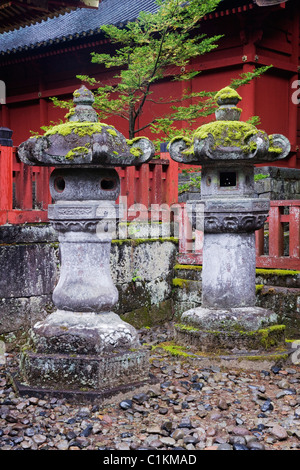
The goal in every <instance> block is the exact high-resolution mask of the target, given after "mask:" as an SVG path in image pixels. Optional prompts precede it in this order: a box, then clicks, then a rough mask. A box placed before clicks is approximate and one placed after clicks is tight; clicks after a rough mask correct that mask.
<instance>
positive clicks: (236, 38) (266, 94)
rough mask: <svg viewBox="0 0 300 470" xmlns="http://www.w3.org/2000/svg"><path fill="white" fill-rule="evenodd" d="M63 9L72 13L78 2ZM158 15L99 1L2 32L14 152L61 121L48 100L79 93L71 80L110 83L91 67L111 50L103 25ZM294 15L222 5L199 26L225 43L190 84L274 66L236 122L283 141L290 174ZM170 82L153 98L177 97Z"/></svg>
mask: <svg viewBox="0 0 300 470" xmlns="http://www.w3.org/2000/svg"><path fill="white" fill-rule="evenodd" d="M86 1H87V0H86ZM1 3H2V2H1ZM19 3H20V2H19ZM49 3H50V0H49ZM67 3H68V2H67ZM69 3H70V4H73V5H75V4H76V1H75V0H73V1H72V2H69ZM156 8H157V7H156V5H155V3H154V0H139V1H138V2H131V1H129V0H124V1H123V2H121V4H120V2H119V1H117V0H103V1H102V2H101V3H100V4H99V7H98V9H75V10H74V11H70V12H69V13H65V14H64V15H60V16H58V17H54V18H49V19H48V20H47V21H43V22H42V23H36V24H32V25H30V26H27V27H25V28H20V29H19V30H13V31H6V32H3V33H2V34H1V35H0V80H2V81H4V82H5V84H6V104H3V105H2V106H1V105H0V126H4V127H9V128H11V129H12V130H13V142H14V145H16V146H17V145H18V144H19V143H20V142H22V141H23V140H26V139H27V138H28V136H29V135H30V131H31V130H33V131H40V126H42V125H45V124H47V123H49V122H50V121H57V120H58V119H59V118H61V117H63V116H64V114H65V113H64V111H62V110H60V109H58V108H54V107H53V105H52V102H51V101H50V100H49V97H51V96H57V97H59V98H70V96H71V93H72V92H73V91H74V89H75V88H76V87H77V86H78V85H79V80H77V79H76V75H77V74H87V75H91V76H93V77H96V78H97V79H99V80H100V81H101V82H102V83H107V82H111V80H112V76H113V72H110V71H107V70H105V69H104V68H103V67H102V66H99V65H97V64H92V63H91V60H90V53H91V52H92V51H96V52H100V51H101V52H104V51H107V50H108V49H111V45H110V44H109V42H108V40H107V39H106V38H105V36H104V35H103V33H102V32H101V29H100V25H101V24H103V23H114V24H120V25H121V24H122V23H123V24H124V23H125V22H126V21H127V20H132V19H133V18H134V17H136V16H137V14H138V11H139V10H142V9H143V10H148V11H154V10H155V9H156ZM0 12H1V9H0ZM299 13H300V9H299V1H298V0H287V1H285V2H283V1H281V2H279V1H278V0H248V1H246V0H223V1H221V3H220V5H219V7H218V10H217V11H215V12H214V13H212V14H210V15H207V17H205V18H204V19H203V21H202V24H201V28H202V29H203V31H204V32H207V33H208V34H209V35H212V34H224V38H223V39H222V40H220V42H219V47H218V49H216V50H215V51H213V52H210V53H209V54H208V55H206V56H202V57H200V58H198V59H197V60H196V61H195V63H193V64H192V65H193V67H194V68H197V69H199V70H201V71H202V73H201V74H200V75H199V76H198V77H197V78H195V79H193V81H192V82H191V84H190V85H191V87H192V90H195V91H200V90H207V91H210V90H218V89H220V88H221V87H223V86H225V85H227V84H228V83H229V82H230V80H231V78H233V77H236V76H238V75H239V74H240V73H241V72H247V71H249V70H252V69H253V67H255V66H260V65H271V64H272V65H273V67H272V69H271V70H270V71H268V72H267V73H266V74H265V75H264V76H263V77H261V78H260V79H258V80H256V81H255V82H252V83H251V84H250V85H247V86H245V87H243V88H242V89H241V90H240V94H241V95H242V97H243V102H242V107H243V110H244V111H243V115H242V119H243V120H245V119H248V118H249V117H251V116H253V115H258V116H260V118H261V126H262V127H263V128H264V129H265V130H266V131H267V132H269V133H275V132H280V133H282V134H284V135H286V136H287V137H288V138H289V139H290V141H291V144H292V151H291V155H290V158H289V159H287V160H286V161H285V162H282V163H281V165H283V166H289V167H292V168H300V153H299V150H298V149H299V143H300V112H299V109H300V108H299V105H298V101H300V92H299V93H298V92H297V89H298V88H300V83H299V84H298V63H299ZM0 19H1V14H0ZM172 73H176V68H174V70H173V71H170V74H172ZM170 78H171V77H170V76H166V77H165V79H164V80H162V81H161V82H160V83H157V84H156V85H155V87H154V94H156V95H157V96H168V95H170V94H171V95H172V96H173V97H174V96H180V95H181V93H182V84H181V83H180V82H172V84H170ZM162 111H163V109H162V106H161V105H155V104H149V105H148V106H147V108H146V109H145V111H144V114H143V115H142V116H141V118H140V119H141V121H140V126H142V125H143V123H145V122H146V121H147V120H149V119H151V117H152V116H154V115H157V114H159V113H161V112H162ZM112 124H114V125H115V126H116V127H117V128H118V129H120V131H123V132H124V133H125V134H126V127H125V126H124V122H122V121H121V120H118V119H114V121H113V122H112ZM199 124H200V123H199ZM143 133H145V131H143ZM148 136H149V137H151V134H148Z"/></svg>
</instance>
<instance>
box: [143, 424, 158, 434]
mask: <svg viewBox="0 0 300 470" xmlns="http://www.w3.org/2000/svg"><path fill="white" fill-rule="evenodd" d="M146 432H147V433H148V434H160V433H161V428H160V427H159V426H156V425H154V426H150V427H149V428H147V429H146Z"/></svg>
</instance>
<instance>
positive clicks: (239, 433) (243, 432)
mask: <svg viewBox="0 0 300 470" xmlns="http://www.w3.org/2000/svg"><path fill="white" fill-rule="evenodd" d="M232 432H233V434H235V435H236V436H247V435H248V434H249V431H248V429H247V428H244V427H242V426H236V427H234V428H233V430H232Z"/></svg>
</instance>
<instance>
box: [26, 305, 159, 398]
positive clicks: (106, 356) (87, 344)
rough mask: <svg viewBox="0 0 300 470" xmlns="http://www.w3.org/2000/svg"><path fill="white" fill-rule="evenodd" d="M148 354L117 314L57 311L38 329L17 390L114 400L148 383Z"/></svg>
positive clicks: (133, 329)
mask: <svg viewBox="0 0 300 470" xmlns="http://www.w3.org/2000/svg"><path fill="white" fill-rule="evenodd" d="M148 354H149V353H148V351H147V350H144V349H143V348H142V347H141V345H140V343H139V340H138V334H137V332H136V330H135V328H134V327H133V326H132V325H129V324H128V323H126V322H124V321H123V320H122V319H121V318H120V317H119V316H118V315H117V314H115V313H114V312H105V313H103V312H102V313H95V312H71V311H65V310H57V311H56V312H54V313H52V314H51V315H49V316H48V317H47V318H46V319H45V320H43V321H41V322H38V323H36V324H35V325H34V327H33V329H32V331H31V344H30V349H27V350H26V351H25V352H24V353H23V354H22V356H21V360H20V367H19V379H17V382H18V384H19V385H18V389H19V391H21V390H22V391H23V392H24V393H25V390H27V392H28V393H31V394H33V393H34V391H36V392H37V393H38V394H41V393H44V394H49V393H50V392H51V393H52V394H53V393H55V394H62V393H67V394H68V395H69V396H72V394H73V393H74V397H76V396H77V395H78V396H82V392H85V393H86V394H87V395H88V396H89V394H92V395H95V396H98V398H99V399H100V398H101V396H103V397H105V396H113V395H115V393H118V390H119V389H120V387H121V389H124V388H125V389H126V387H127V388H128V389H130V388H131V387H134V386H136V384H144V383H147V382H148V381H149V367H150V366H149V358H148Z"/></svg>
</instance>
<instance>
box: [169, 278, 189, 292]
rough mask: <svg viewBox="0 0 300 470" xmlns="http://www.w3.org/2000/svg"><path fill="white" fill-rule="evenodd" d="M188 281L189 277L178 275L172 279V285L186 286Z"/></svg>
mask: <svg viewBox="0 0 300 470" xmlns="http://www.w3.org/2000/svg"><path fill="white" fill-rule="evenodd" d="M189 282H191V281H190V280H189V279H180V278H178V277H175V278H174V279H172V284H173V286H174V287H180V288H181V289H182V288H186V287H187V286H188V285H189Z"/></svg>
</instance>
